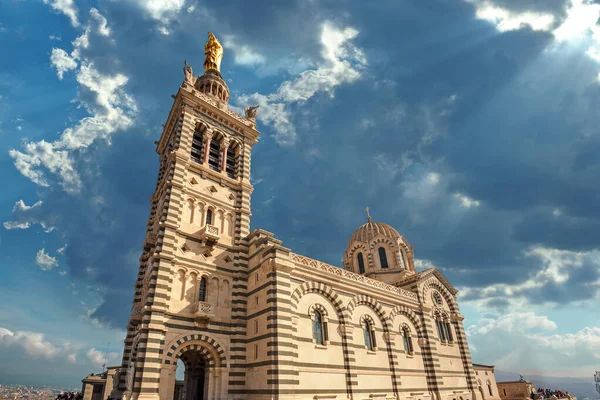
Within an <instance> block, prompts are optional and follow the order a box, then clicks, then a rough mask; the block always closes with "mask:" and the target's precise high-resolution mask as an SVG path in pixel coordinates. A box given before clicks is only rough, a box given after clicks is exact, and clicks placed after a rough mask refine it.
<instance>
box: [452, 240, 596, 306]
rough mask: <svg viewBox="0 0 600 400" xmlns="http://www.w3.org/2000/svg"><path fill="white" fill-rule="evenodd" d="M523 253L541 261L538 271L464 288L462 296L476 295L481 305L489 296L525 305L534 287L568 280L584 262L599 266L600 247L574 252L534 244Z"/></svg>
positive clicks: (492, 298) (536, 288)
mask: <svg viewBox="0 0 600 400" xmlns="http://www.w3.org/2000/svg"><path fill="white" fill-rule="evenodd" d="M524 256H525V257H528V258H531V259H532V260H533V261H534V262H538V263H539V264H540V268H539V269H538V271H536V272H535V273H533V274H532V275H530V276H529V277H528V278H527V279H525V280H524V281H522V282H519V283H516V284H505V283H497V284H493V285H489V286H486V287H483V288H470V287H465V288H461V289H460V291H461V297H472V298H475V299H476V300H475V302H476V303H477V304H479V305H480V306H483V305H484V304H485V302H487V301H490V300H501V301H509V302H510V303H511V304H512V305H514V306H519V307H522V306H524V305H527V304H528V294H530V293H531V291H532V290H539V289H541V288H544V287H545V286H547V285H560V284H563V283H565V282H566V281H567V280H568V279H569V278H570V276H571V275H572V273H573V272H575V271H576V270H578V269H580V268H582V267H583V266H584V264H585V263H592V264H595V265H596V266H597V267H598V268H599V269H600V251H590V252H574V251H568V250H558V249H550V248H545V247H533V248H531V249H529V250H528V251H526V252H525V253H524ZM589 284H590V285H594V284H598V283H594V282H590V283H589Z"/></svg>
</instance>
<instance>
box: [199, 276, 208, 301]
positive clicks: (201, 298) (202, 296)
mask: <svg viewBox="0 0 600 400" xmlns="http://www.w3.org/2000/svg"><path fill="white" fill-rule="evenodd" d="M198 301H206V278H204V277H203V278H202V279H200V290H199V291H198Z"/></svg>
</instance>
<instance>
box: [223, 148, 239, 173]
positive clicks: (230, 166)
mask: <svg viewBox="0 0 600 400" xmlns="http://www.w3.org/2000/svg"><path fill="white" fill-rule="evenodd" d="M236 164H237V155H236V154H235V150H234V149H232V148H231V147H229V148H228V149H227V159H226V162H225V171H226V172H227V176H228V177H230V178H231V179H235V175H236V174H235V167H236Z"/></svg>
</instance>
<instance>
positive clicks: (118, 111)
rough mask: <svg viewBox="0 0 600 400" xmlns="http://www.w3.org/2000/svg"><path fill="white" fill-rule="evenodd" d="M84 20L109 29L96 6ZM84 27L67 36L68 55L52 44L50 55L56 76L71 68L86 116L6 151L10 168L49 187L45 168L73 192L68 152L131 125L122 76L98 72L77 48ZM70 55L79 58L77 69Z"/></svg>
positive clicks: (76, 184)
mask: <svg viewBox="0 0 600 400" xmlns="http://www.w3.org/2000/svg"><path fill="white" fill-rule="evenodd" d="M90 19H91V20H93V21H94V22H95V23H96V25H97V26H96V29H97V32H98V33H99V34H100V35H102V36H108V35H109V34H110V30H109V29H108V28H107V21H106V19H105V18H104V17H103V16H102V15H100V13H98V11H97V10H96V9H92V10H91V11H90ZM90 32H91V23H90V24H88V25H87V26H86V27H85V31H84V33H83V34H82V35H80V36H79V37H78V38H77V39H75V40H74V41H73V47H74V49H73V51H72V53H71V56H68V55H67V53H66V52H65V51H64V50H61V49H55V50H53V56H55V57H54V59H53V60H52V61H53V65H55V67H56V68H57V71H58V73H59V78H61V77H62V72H64V71H65V70H68V69H76V70H77V72H76V79H77V82H78V83H79V97H78V101H79V104H81V105H82V106H83V107H84V108H85V109H86V110H87V112H88V113H89V114H90V116H88V117H84V118H83V119H81V120H80V121H79V122H77V123H76V124H75V125H74V126H72V127H69V128H67V129H65V130H64V131H63V132H62V134H61V135H60V137H59V138H58V139H57V140H55V141H53V142H46V141H44V140H41V141H39V142H28V143H25V145H24V149H23V151H18V150H14V149H11V150H10V151H9V155H10V156H11V157H12V158H13V160H14V163H15V166H16V168H17V169H18V170H19V172H21V174H23V175H24V176H26V177H27V178H29V179H30V180H31V181H32V182H34V183H36V184H37V185H39V186H50V182H49V180H48V178H47V176H46V174H45V170H47V171H49V172H50V173H51V174H55V175H58V177H59V180H60V184H61V186H62V187H63V189H64V190H65V191H67V192H69V193H76V192H79V191H80V190H81V185H82V184H81V178H80V176H79V173H78V172H77V171H76V168H75V160H74V159H73V152H74V151H77V150H84V149H86V148H87V147H89V146H90V145H91V144H93V143H94V142H95V141H96V140H98V139H103V140H106V141H108V142H110V137H111V135H112V134H114V133H115V132H117V131H121V130H126V129H128V128H130V127H131V126H132V125H133V120H134V117H135V115H136V114H137V107H136V104H135V101H134V100H133V98H132V97H131V96H129V95H128V94H127V93H126V92H125V91H124V86H125V85H126V84H127V82H128V78H127V77H126V76H124V75H123V74H118V73H117V74H104V73H101V72H100V71H99V70H97V69H96V68H95V66H94V63H93V62H92V61H90V60H88V59H86V58H82V55H81V50H82V49H86V48H88V47H89V33H90ZM58 60H60V61H58ZM75 60H78V61H79V68H77V66H76V62H75Z"/></svg>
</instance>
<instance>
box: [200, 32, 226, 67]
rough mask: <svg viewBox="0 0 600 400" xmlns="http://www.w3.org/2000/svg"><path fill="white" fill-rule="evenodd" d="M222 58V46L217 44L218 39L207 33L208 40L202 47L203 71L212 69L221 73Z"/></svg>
mask: <svg viewBox="0 0 600 400" xmlns="http://www.w3.org/2000/svg"><path fill="white" fill-rule="evenodd" d="M222 58H223V46H221V43H219V39H217V38H216V37H215V35H213V34H212V32H208V40H207V41H206V45H204V70H205V71H208V70H210V69H214V70H216V71H219V72H220V71H221V59H222Z"/></svg>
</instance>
